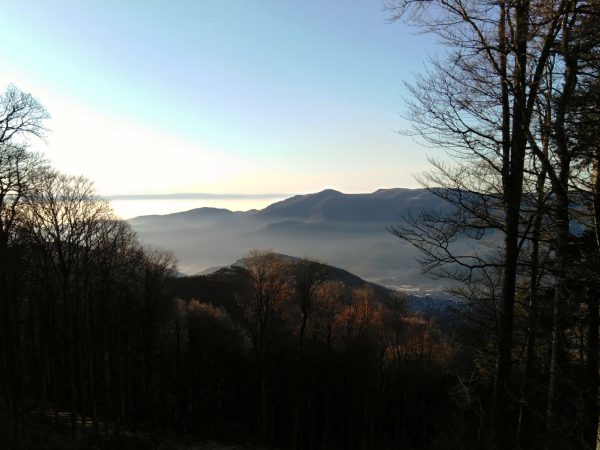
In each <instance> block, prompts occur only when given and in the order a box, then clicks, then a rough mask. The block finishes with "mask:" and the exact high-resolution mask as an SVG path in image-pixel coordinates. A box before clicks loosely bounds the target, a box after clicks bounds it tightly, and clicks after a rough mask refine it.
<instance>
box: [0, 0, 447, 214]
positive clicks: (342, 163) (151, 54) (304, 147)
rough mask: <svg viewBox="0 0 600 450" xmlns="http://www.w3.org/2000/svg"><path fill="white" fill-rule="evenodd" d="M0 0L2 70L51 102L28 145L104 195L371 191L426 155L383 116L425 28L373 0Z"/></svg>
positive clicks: (423, 46)
mask: <svg viewBox="0 0 600 450" xmlns="http://www.w3.org/2000/svg"><path fill="white" fill-rule="evenodd" d="M2 7H3V11H4V14H5V15H6V16H7V17H10V18H11V20H9V21H6V22H5V24H4V26H3V27H2V29H1V30H0V37H1V38H2V41H3V43H4V45H3V47H4V55H3V60H4V65H3V70H2V71H1V73H0V83H2V84H3V85H6V84H8V83H11V82H12V83H14V84H16V85H17V86H18V87H19V88H20V89H23V90H25V91H28V92H31V93H32V94H33V95H34V96H36V97H37V98H38V99H39V100H40V102H41V103H42V104H44V105H45V106H46V107H47V109H48V111H49V112H50V114H51V115H52V119H51V120H50V121H49V123H48V127H49V133H48V139H47V143H43V142H32V145H33V148H34V149H35V150H38V151H40V152H42V153H44V154H45V155H46V156H47V157H48V158H49V159H50V161H51V163H52V164H53V166H55V167H56V168H57V169H58V170H61V171H63V172H67V173H72V174H82V175H84V176H87V177H88V178H90V179H92V180H94V182H95V185H96V187H97V190H98V192H99V193H100V194H101V195H106V196H110V195H117V194H128V195H130V194H170V193H176V192H209V193H213V194H233V193H243V194H249V195H256V194H264V193H270V192H283V193H289V194H291V195H293V194H306V193H310V192H317V191H320V190H322V189H324V188H334V189H338V190H340V191H343V192H372V191H375V190H376V189H378V188H386V187H416V185H417V183H416V182H415V181H414V179H413V175H412V174H414V173H416V172H419V171H421V170H423V169H425V168H426V167H427V161H426V156H425V152H424V151H423V150H422V149H421V148H419V147H418V146H417V144H416V143H414V142H413V141H412V140H411V139H410V138H408V137H405V136H400V135H399V134H398V133H396V132H395V131H396V130H399V129H402V128H403V127H404V126H405V123H404V122H403V120H402V119H401V118H400V116H399V113H400V112H401V111H402V108H403V106H402V105H403V104H402V96H403V93H404V86H403V84H402V80H407V79H411V78H412V75H411V74H412V73H414V72H417V71H419V70H420V69H421V66H422V61H423V60H424V59H425V57H426V55H427V54H428V53H431V49H432V48H433V47H434V43H433V41H432V40H431V39H429V38H426V37H424V36H416V35H414V34H413V30H411V29H409V28H408V27H406V26H404V25H402V24H400V23H387V20H388V16H387V15H386V13H385V11H384V10H383V7H382V3H378V2H367V1H362V2H351V3H348V2H343V1H341V0H336V1H332V2H326V3H317V2H303V3H297V4H294V3H287V2H278V1H274V0H271V1H266V2H261V3H260V5H258V4H250V3H249V2H245V1H243V0H234V1H233V2H226V3H224V2H219V1H216V0H212V1H206V2H194V1H183V2H176V3H175V4H168V5H167V4H166V3H163V2H151V3H148V2H141V1H128V2H118V1H116V0H113V1H103V2H99V1H94V2H85V3H73V2H70V1H58V2H53V3H52V4H49V3H46V2H43V1H41V0H35V1H31V2H2ZM432 156H438V155H436V154H435V153H434V154H433V155H432ZM257 198H258V197H257ZM280 198H283V197H280ZM275 200H276V199H275ZM275 200H272V199H269V200H266V199H264V198H263V199H262V200H261V202H254V203H253V204H252V205H250V203H247V204H246V205H247V206H249V208H248V209H250V208H253V207H261V206H266V204H269V203H272V201H275ZM201 206H212V205H209V204H207V203H206V202H205V203H203V204H202V205H201ZM223 207H227V205H226V204H224V205H223Z"/></svg>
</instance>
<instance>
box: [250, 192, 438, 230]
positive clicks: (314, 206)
mask: <svg viewBox="0 0 600 450" xmlns="http://www.w3.org/2000/svg"><path fill="white" fill-rule="evenodd" d="M441 205H442V203H441V201H440V199H439V198H438V197H436V196H435V195H432V194H431V192H429V191H428V190H426V189H403V188H396V189H379V190H377V191H375V192H373V193H370V194H343V193H341V192H339V191H335V190H333V189H326V190H324V191H321V192H318V193H316V194H309V195H296V196H294V197H291V198H288V199H286V200H282V201H280V202H277V203H274V204H272V205H270V206H267V207H266V208H265V209H263V210H262V211H259V212H258V213H257V216H258V217H261V218H266V219H283V218H285V219H298V220H303V221H306V222H322V221H328V222H343V223H347V222H352V223H357V222H374V223H386V224H393V223H396V222H398V221H400V220H401V219H402V216H403V215H404V214H406V213H407V212H408V211H409V210H410V209H422V208H429V207H438V206H441Z"/></svg>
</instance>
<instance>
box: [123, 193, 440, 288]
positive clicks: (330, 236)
mask: <svg viewBox="0 0 600 450" xmlns="http://www.w3.org/2000/svg"><path fill="white" fill-rule="evenodd" d="M442 207H447V206H445V205H444V202H443V201H442V200H441V199H439V198H438V197H436V196H435V195H433V194H432V193H430V192H429V191H427V190H425V189H402V188H398V189H380V190H377V191H375V192H373V193H369V194H344V193H341V192H338V191H335V190H331V189H328V190H325V191H322V192H318V193H315V194H308V195H297V196H294V197H291V198H288V199H286V200H283V201H280V202H276V203H273V204H271V205H270V206H268V207H266V208H264V209H262V210H250V211H246V212H232V211H229V210H227V209H217V208H199V209H193V210H190V211H185V212H180V213H175V214H167V215H152V216H140V217H136V218H133V219H131V220H129V222H130V223H131V225H132V226H133V228H134V229H135V231H136V232H137V233H138V234H139V236H140V238H141V239H142V240H143V241H144V242H146V243H147V244H150V245H153V246H157V247H161V248H168V249H170V250H172V251H173V252H174V253H175V255H176V257H177V258H178V261H179V270H180V271H181V272H183V273H185V274H190V275H191V274H197V273H207V272H210V271H212V270H214V269H215V268H218V267H222V266H226V265H229V264H231V263H232V262H233V261H236V260H238V259H240V258H242V257H244V256H245V255H246V254H247V253H248V252H249V251H250V250H252V249H257V248H263V249H272V250H273V251H276V252H279V253H283V254H287V255H294V256H298V257H302V256H310V257H313V258H318V259H320V260H322V261H323V262H326V263H328V264H331V265H334V266H336V267H340V268H343V269H345V270H348V271H350V272H352V273H355V274H356V275H358V276H360V277H362V278H365V279H367V280H369V281H373V282H376V283H379V284H382V285H384V286H388V287H391V288H400V287H401V288H402V289H404V290H413V289H414V290H420V289H423V290H425V291H426V290H430V289H436V290H439V289H440V288H441V287H443V286H445V285H447V283H448V282H447V280H435V279H432V278H430V277H428V276H425V275H423V274H422V273H421V270H420V268H419V265H418V264H417V262H416V261H415V258H416V257H417V256H418V252H417V250H416V249H415V248H414V247H412V246H410V245H409V244H407V243H406V242H403V241H400V240H399V239H397V238H395V237H394V236H393V235H392V234H391V233H390V232H389V231H388V227H390V226H392V225H395V224H398V223H399V222H400V221H401V220H402V217H403V216H404V215H406V214H408V213H409V211H412V212H418V211H420V210H422V209H429V208H442Z"/></svg>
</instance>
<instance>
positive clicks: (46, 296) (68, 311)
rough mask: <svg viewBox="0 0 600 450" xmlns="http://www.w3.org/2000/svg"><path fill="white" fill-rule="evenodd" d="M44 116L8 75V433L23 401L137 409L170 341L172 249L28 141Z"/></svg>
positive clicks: (2, 255)
mask: <svg viewBox="0 0 600 450" xmlns="http://www.w3.org/2000/svg"><path fill="white" fill-rule="evenodd" d="M47 118H48V113H47V112H46V110H45V109H44V107H43V106H42V105H41V104H40V103H39V102H38V101H37V100H36V99H35V98H33V97H32V96H31V95H29V94H27V93H24V92H21V91H20V90H18V89H17V88H16V87H14V86H9V87H8V89H7V90H6V91H5V92H4V93H3V94H2V96H1V97H0V321H1V323H0V407H1V409H2V410H3V411H4V412H5V414H7V416H4V417H3V419H5V420H6V419H7V418H8V419H9V421H10V423H11V424H12V427H13V432H14V433H15V434H16V435H18V434H21V433H24V432H27V430H23V429H22V426H23V423H24V421H25V418H26V416H27V415H28V414H30V413H31V411H32V410H36V411H37V412H38V414H39V417H41V418H42V419H48V418H50V417H51V418H53V420H54V421H56V422H58V421H59V420H62V419H61V417H63V416H64V415H65V414H68V417H69V421H70V424H71V425H70V426H71V428H72V429H73V430H76V429H77V428H85V427H86V426H87V425H89V424H93V426H94V427H95V428H96V429H98V430H99V427H100V424H102V426H103V427H105V429H108V427H109V426H111V427H117V428H118V427H123V426H128V425H130V424H132V423H134V422H135V421H139V420H140V418H142V417H144V416H145V415H147V414H148V413H149V411H148V410H145V409H143V407H144V406H145V405H147V402H146V400H145V399H146V397H147V396H148V393H149V392H150V391H153V392H155V391H156V389H158V385H157V384H156V382H157V369H156V368H157V367H161V366H160V365H159V364H158V359H159V355H160V353H159V352H160V351H163V352H164V351H167V349H165V348H164V347H162V346H160V342H161V336H160V332H161V331H163V328H162V326H163V324H164V322H165V321H166V320H167V319H166V313H165V309H166V308H168V305H167V304H166V303H165V297H164V290H163V287H164V283H165V281H166V279H167V278H168V277H171V276H172V275H173V274H174V269H175V265H174V259H173V257H172V256H171V255H170V254H169V253H166V252H162V251H159V250H152V249H145V248H143V247H142V246H141V245H140V243H139V242H138V241H137V239H136V237H135V235H134V233H133V232H132V230H131V229H130V227H129V226H128V225H127V223H125V222H123V221H121V220H119V219H118V218H117V217H116V216H115V215H114V214H113V212H112V211H111V209H110V207H109V205H108V204H107V203H106V202H105V201H103V200H101V199H99V198H98V197H97V196H96V195H95V193H94V190H93V186H92V184H91V182H90V181H88V180H86V179H84V178H82V177H73V176H68V175H64V174H61V173H59V172H57V171H56V170H54V169H52V168H51V167H49V165H48V164H47V163H46V161H45V160H44V159H43V158H42V157H41V156H40V155H38V154H35V153H32V152H30V151H29V150H28V149H27V144H28V140H29V139H31V138H33V137H35V138H43V137H44V133H45V129H44V121H45V119H47ZM165 370H166V369H165ZM163 375H164V376H165V377H166V376H167V375H165V374H163ZM166 382H167V381H163V384H164V383H166Z"/></svg>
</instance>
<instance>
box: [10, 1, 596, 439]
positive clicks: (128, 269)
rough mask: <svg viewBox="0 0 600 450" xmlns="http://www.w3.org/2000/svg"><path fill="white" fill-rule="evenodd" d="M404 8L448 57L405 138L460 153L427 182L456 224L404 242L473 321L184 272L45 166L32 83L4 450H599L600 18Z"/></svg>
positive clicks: (13, 162) (410, 105) (229, 272)
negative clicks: (211, 447)
mask: <svg viewBox="0 0 600 450" xmlns="http://www.w3.org/2000/svg"><path fill="white" fill-rule="evenodd" d="M386 10H387V12H388V14H389V17H390V20H392V21H405V22H406V23H408V24H410V25H412V26H414V27H416V28H417V29H418V30H419V31H421V32H424V33H433V34H435V35H436V36H437V38H438V40H439V41H440V42H441V43H442V44H443V45H444V48H445V50H446V52H445V53H444V54H443V55H441V56H432V57H431V58H430V60H429V62H428V63H427V69H426V70H425V71H424V72H423V73H422V74H421V75H419V76H418V77H417V79H416V81H415V82H414V83H412V84H408V89H409V91H410V97H409V98H408V99H407V107H406V112H405V116H406V118H407V119H409V121H410V123H411V124H412V128H411V129H409V130H406V131H405V132H406V133H407V134H409V135H412V136H414V137H415V138H416V139H418V140H420V141H421V142H422V143H423V144H424V145H427V146H431V147H434V148H437V149H443V150H445V151H446V155H447V158H446V159H440V160H432V161H431V163H432V169H431V170H430V171H428V172H426V173H424V174H422V175H421V177H420V182H421V183H422V184H423V186H425V187H427V188H428V189H429V190H430V191H431V192H432V193H433V194H435V195H436V196H438V197H439V198H441V199H443V200H444V201H445V202H446V203H447V204H448V205H449V207H446V208H436V209H429V210H422V211H413V212H412V213H411V214H408V215H406V216H405V217H404V219H403V221H402V222H401V223H397V224H389V226H390V228H389V230H390V232H391V233H392V234H394V235H396V236H397V237H398V238H399V239H401V240H403V241H406V242H409V243H411V244H412V245H414V246H415V247H416V248H418V249H419V250H420V254H421V257H420V260H419V263H420V264H421V266H422V269H423V270H424V271H425V272H427V273H429V274H430V275H432V276H435V277H440V278H445V279H448V280H449V281H452V284H451V285H452V286H453V287H452V288H451V293H452V295H453V296H454V297H455V298H457V299H460V303H459V304H460V305H461V306H460V307H456V308H455V309H454V310H452V311H450V312H447V313H446V314H447V316H446V317H445V318H444V319H445V320H444V321H443V323H442V321H440V320H439V317H433V316H431V315H428V314H424V313H417V312H416V311H413V310H411V309H410V308H409V306H408V302H407V299H406V297H405V295H404V294H400V293H398V292H392V291H389V290H387V289H384V288H381V289H379V288H378V287H375V286H373V285H370V284H368V283H365V284H364V285H356V284H355V283H350V282H348V280H344V279H340V278H339V277H337V276H336V275H335V271H334V270H333V268H331V267H330V266H327V265H326V264H324V263H323V262H320V261H317V260H313V259H310V258H303V259H295V258H288V257H285V256H282V255H279V254H277V253H274V252H272V251H269V250H255V251H252V252H250V253H249V254H248V255H247V256H246V258H244V259H243V260H242V261H240V263H239V264H236V265H233V266H230V267H228V268H224V269H221V270H219V271H217V272H215V273H214V274H212V275H207V276H196V277H180V276H178V274H177V266H176V259H175V257H174V255H173V254H171V253H170V252H169V251H168V250H161V249H156V248H148V247H146V246H144V245H143V244H142V243H141V242H140V240H139V239H138V238H137V237H136V235H135V233H134V232H133V231H132V229H131V227H130V225H129V224H128V223H127V222H126V221H123V220H120V219H119V218H118V217H116V215H115V214H114V213H113V212H112V211H111V209H110V206H109V204H108V203H107V202H106V201H105V200H102V199H101V198H100V197H99V196H98V195H97V194H96V192H95V191H94V188H93V184H92V182H91V181H89V180H87V179H85V178H83V177H77V176H71V175H65V174H62V173H60V172H58V171H56V170H55V169H53V168H52V167H51V166H50V164H49V163H48V162H47V161H46V160H45V158H44V157H43V156H42V155H40V154H36V153H34V152H32V151H30V150H29V148H28V147H29V143H30V142H31V140H34V139H44V138H45V136H46V135H47V132H48V131H47V129H46V125H45V124H46V122H47V119H48V118H49V113H48V111H46V109H45V108H44V106H43V105H42V104H41V103H40V102H39V101H38V100H37V99H35V98H34V97H33V96H32V95H30V94H28V93H26V92H23V91H21V90H20V89H18V88H17V87H15V86H13V85H11V86H9V87H8V88H7V89H6V90H5V92H4V93H3V94H2V95H1V96H0V447H6V448H193V446H192V444H190V442H192V443H193V442H194V440H195V439H197V440H199V441H201V440H202V439H214V440H215V441H217V442H233V443H239V444H244V445H246V444H252V445H264V446H267V447H270V448H282V449H283V448H293V449H361V450H362V449H367V450H370V449H383V450H385V449H392V448H402V449H457V450H458V449H490V450H507V449H582V450H593V449H596V448H597V446H598V442H599V430H598V424H599V409H598V389H599V385H600V376H599V321H600V318H599V301H600V146H599V142H600V141H599V138H600V136H599V132H600V127H599V119H600V26H598V25H599V24H600V2H598V1H597V0H587V1H583V0H552V1H538V2H534V1H526V0H516V1H508V0H495V1H470V0H429V1H417V0H412V1H411V0H389V1H388V2H386ZM465 242H468V243H469V245H468V246H465ZM415 264H417V262H416V263H415ZM432 301H435V299H432ZM166 435H168V436H175V437H174V438H173V442H171V444H169V445H171V447H169V446H166V444H165V445H162V444H160V442H161V439H162V438H161V436H166ZM197 448H203V447H197Z"/></svg>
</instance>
